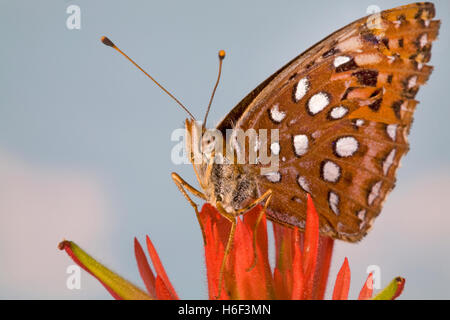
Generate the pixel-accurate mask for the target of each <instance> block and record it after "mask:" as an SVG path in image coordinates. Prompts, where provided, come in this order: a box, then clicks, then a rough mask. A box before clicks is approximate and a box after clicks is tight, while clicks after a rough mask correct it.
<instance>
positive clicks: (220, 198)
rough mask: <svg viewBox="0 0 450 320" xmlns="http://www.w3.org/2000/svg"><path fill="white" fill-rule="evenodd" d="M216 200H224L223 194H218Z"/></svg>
mask: <svg viewBox="0 0 450 320" xmlns="http://www.w3.org/2000/svg"><path fill="white" fill-rule="evenodd" d="M216 200H217V201H219V202H222V200H223V198H222V195H220V194H218V195H216Z"/></svg>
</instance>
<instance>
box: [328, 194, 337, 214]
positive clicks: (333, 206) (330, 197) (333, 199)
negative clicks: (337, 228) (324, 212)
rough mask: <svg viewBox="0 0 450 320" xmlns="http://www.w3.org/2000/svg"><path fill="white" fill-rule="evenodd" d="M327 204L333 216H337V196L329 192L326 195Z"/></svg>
mask: <svg viewBox="0 0 450 320" xmlns="http://www.w3.org/2000/svg"><path fill="white" fill-rule="evenodd" d="M328 203H329V205H330V208H331V210H332V211H333V212H334V213H335V214H337V215H338V214H339V196H338V195H337V194H336V193H335V192H333V191H330V192H329V193H328Z"/></svg>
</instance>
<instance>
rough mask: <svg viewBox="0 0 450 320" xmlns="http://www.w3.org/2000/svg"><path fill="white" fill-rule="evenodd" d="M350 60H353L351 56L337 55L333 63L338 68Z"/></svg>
mask: <svg viewBox="0 0 450 320" xmlns="http://www.w3.org/2000/svg"><path fill="white" fill-rule="evenodd" d="M350 60H351V58H350V57H347V56H340V57H336V59H334V62H333V65H334V67H335V68H337V67H339V66H340V65H343V64H344V63H347V62H349V61H350Z"/></svg>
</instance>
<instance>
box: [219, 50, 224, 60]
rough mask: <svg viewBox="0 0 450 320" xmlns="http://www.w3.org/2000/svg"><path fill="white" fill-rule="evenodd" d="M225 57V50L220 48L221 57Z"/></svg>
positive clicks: (221, 58)
mask: <svg viewBox="0 0 450 320" xmlns="http://www.w3.org/2000/svg"><path fill="white" fill-rule="evenodd" d="M224 58H225V50H220V51H219V59H220V60H223V59H224Z"/></svg>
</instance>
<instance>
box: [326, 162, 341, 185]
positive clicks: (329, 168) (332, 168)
mask: <svg viewBox="0 0 450 320" xmlns="http://www.w3.org/2000/svg"><path fill="white" fill-rule="evenodd" d="M340 176H341V168H340V167H339V166H338V165H337V164H336V163H334V162H332V161H330V160H326V161H325V163H324V164H323V166H322V177H323V179H324V180H325V181H329V182H337V181H338V180H339V177H340Z"/></svg>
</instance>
